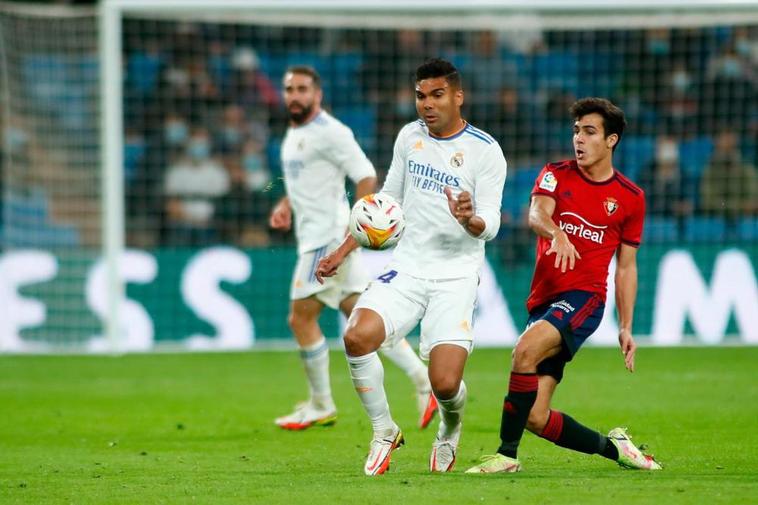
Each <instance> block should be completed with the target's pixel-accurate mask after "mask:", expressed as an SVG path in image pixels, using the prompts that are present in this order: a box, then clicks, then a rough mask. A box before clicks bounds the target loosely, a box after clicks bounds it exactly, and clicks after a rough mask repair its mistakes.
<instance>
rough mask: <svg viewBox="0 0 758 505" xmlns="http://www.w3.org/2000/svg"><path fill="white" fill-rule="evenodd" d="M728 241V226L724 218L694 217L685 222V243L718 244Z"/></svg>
mask: <svg viewBox="0 0 758 505" xmlns="http://www.w3.org/2000/svg"><path fill="white" fill-rule="evenodd" d="M726 240H727V226H726V220H725V219H724V218H721V217H704V216H693V217H689V218H687V220H685V222H684V241H685V242H688V243H709V244H716V243H723V242H725V241H726Z"/></svg>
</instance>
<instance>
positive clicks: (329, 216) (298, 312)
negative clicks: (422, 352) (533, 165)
mask: <svg viewBox="0 0 758 505" xmlns="http://www.w3.org/2000/svg"><path fill="white" fill-rule="evenodd" d="M320 82H321V81H320V76H319V75H318V73H317V72H316V71H315V70H314V69H313V68H311V67H306V66H295V67H290V68H289V69H288V70H287V72H286V73H285V75H284V80H283V84H284V101H285V104H286V105H287V112H288V114H289V117H290V127H289V128H288V129H287V133H286V135H285V137H284V141H283V143H282V149H281V157H282V166H283V169H284V181H285V187H286V190H287V196H286V197H284V198H283V199H282V200H281V201H280V202H279V203H277V205H276V207H275V208H274V209H273V211H272V213H271V218H270V225H271V227H272V228H275V229H280V230H289V229H290V227H291V225H292V221H293V214H294V225H295V237H296V238H297V244H298V260H297V265H296V266H295V270H294V273H293V276H292V284H291V287H290V313H289V317H288V322H289V325H290V328H291V330H292V333H293V334H294V335H295V338H296V340H297V342H298V345H299V347H300V356H301V359H302V361H303V366H304V368H305V372H306V377H307V380H308V386H309V391H310V398H309V399H308V401H306V402H303V403H301V404H298V405H297V406H296V408H295V411H294V412H292V413H291V414H288V415H286V416H282V417H279V418H277V419H276V421H275V422H276V424H277V425H278V426H280V427H281V428H284V429H288V430H301V429H305V428H309V427H311V426H323V425H330V424H333V423H334V422H335V420H336V412H337V409H336V406H335V404H334V400H333V398H332V394H331V386H330V381H329V347H328V345H327V342H326V339H325V338H324V335H323V334H322V332H321V328H320V327H319V324H318V317H319V315H320V313H321V311H322V309H323V307H324V306H325V305H326V306H329V307H332V308H334V309H339V310H341V311H342V313H343V314H344V315H345V316H348V315H349V314H350V312H351V310H352V309H353V306H354V305H355V301H356V300H357V298H358V293H360V292H362V291H363V290H364V289H365V288H366V285H367V284H368V277H367V276H366V274H365V273H364V271H363V269H362V266H361V265H360V257H359V255H358V254H357V252H356V254H352V255H350V257H349V258H348V259H347V260H346V265H345V267H346V268H344V270H343V271H341V272H340V275H338V276H336V277H335V278H334V279H330V280H329V282H326V283H323V284H321V283H319V282H318V281H317V280H316V277H315V273H316V267H317V265H318V262H319V260H320V258H321V257H323V256H324V255H325V254H327V253H328V252H329V251H331V250H333V249H334V248H336V247H337V246H338V245H339V243H340V242H341V241H342V239H343V238H344V236H345V234H346V230H347V224H348V219H349V215H350V206H349V203H348V198H347V194H346V192H345V179H346V178H349V179H350V180H351V181H352V182H353V183H355V187H356V195H357V197H361V196H363V195H365V194H368V193H372V192H374V190H375V188H376V171H375V170H374V167H373V165H372V164H371V162H370V161H369V160H368V158H367V157H366V155H365V154H364V153H363V151H362V150H361V148H360V146H359V145H358V143H357V142H356V140H355V137H354V135H353V132H352V131H351V130H350V129H349V128H348V127H347V126H345V125H344V124H342V123H341V122H340V121H338V120H337V119H335V118H334V117H332V116H331V115H330V114H328V113H327V112H325V111H324V110H322V109H321V97H322V93H321V84H320ZM385 354H386V356H387V357H388V358H390V359H391V360H392V361H393V362H394V363H395V364H397V365H398V366H399V367H400V368H401V369H402V370H403V371H404V372H405V373H406V374H407V375H408V376H409V377H410V378H411V380H412V381H413V382H414V384H415V386H416V395H417V403H418V407H419V411H420V420H419V425H420V427H422V428H425V427H426V426H427V425H428V424H429V422H430V421H431V419H432V417H433V416H434V413H435V411H436V407H437V404H436V400H435V398H434V396H433V395H432V394H431V386H430V384H429V379H428V377H427V373H426V366H425V365H424V364H423V363H422V362H421V360H420V359H419V358H418V356H416V354H415V352H414V351H413V349H412V348H411V347H410V346H409V345H408V343H407V342H406V341H405V340H404V339H398V343H397V345H395V346H390V347H387V348H386V350H385Z"/></svg>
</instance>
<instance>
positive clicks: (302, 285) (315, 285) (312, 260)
mask: <svg viewBox="0 0 758 505" xmlns="http://www.w3.org/2000/svg"><path fill="white" fill-rule="evenodd" d="M339 244H340V243H339V242H337V241H334V242H332V243H330V244H328V245H325V246H323V247H321V248H319V249H316V250H314V251H308V252H304V253H302V254H299V255H298V258H297V264H296V265H295V271H294V272H293V274H292V283H291V284H290V300H301V299H303V298H308V297H309V296H313V295H315V296H316V298H317V299H318V300H319V301H321V302H322V303H323V304H324V305H327V306H328V307H331V308H333V309H338V308H339V304H340V302H341V301H342V300H344V299H345V298H347V297H348V296H350V295H352V294H354V293H361V292H362V291H363V290H365V289H366V286H367V285H368V281H369V279H368V275H367V274H366V272H365V271H364V268H363V265H361V261H360V253H361V251H360V249H356V250H355V251H353V252H351V253H350V254H349V255H348V257H347V258H345V261H344V262H343V263H342V265H340V267H339V269H338V270H337V274H336V275H334V276H333V277H326V278H324V283H323V284H319V282H318V281H317V280H316V267H318V262H319V260H320V259H321V258H323V257H324V256H326V255H327V254H328V253H329V252H331V251H333V250H334V249H336V248H337V246H338V245H339Z"/></svg>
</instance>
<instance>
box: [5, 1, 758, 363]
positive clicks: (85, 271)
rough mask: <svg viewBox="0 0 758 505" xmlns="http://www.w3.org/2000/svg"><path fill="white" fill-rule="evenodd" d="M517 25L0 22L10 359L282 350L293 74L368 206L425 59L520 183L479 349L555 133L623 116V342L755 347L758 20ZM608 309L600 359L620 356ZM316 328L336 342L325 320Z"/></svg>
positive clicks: (474, 13) (120, 11) (523, 248)
mask: <svg viewBox="0 0 758 505" xmlns="http://www.w3.org/2000/svg"><path fill="white" fill-rule="evenodd" d="M520 3H521V2H486V1H475V2H473V3H472V4H471V5H470V6H467V7H466V8H465V9H464V8H462V7H453V6H451V5H448V4H447V3H445V2H435V3H432V2H427V1H424V0H422V1H417V2H415V3H413V4H407V3H404V2H396V1H389V2H368V3H363V4H362V3H360V2H348V1H331V2H321V3H320V4H319V6H318V7H314V6H313V4H314V2H305V1H302V2H287V3H285V4H280V3H279V2H266V1H261V2H257V1H252V2H251V1H247V2H242V1H236V0H223V1H221V2H201V1H197V0H176V1H174V0H166V1H164V2H154V1H148V0H117V1H110V2H105V3H104V4H103V6H102V8H101V10H100V11H99V12H95V11H90V10H87V9H71V8H57V9H56V10H54V11H49V10H47V9H46V10H44V11H41V10H37V9H33V8H23V7H18V6H16V5H11V4H0V30H1V31H0V44H2V45H0V52H1V54H0V64H1V66H2V69H1V71H2V80H0V87H1V88H2V93H1V95H0V99H1V100H2V101H1V103H2V117H1V118H0V119H1V120H2V131H3V156H2V175H3V177H2V183H3V185H2V210H3V212H2V222H1V223H0V229H1V230H2V235H1V237H2V242H1V244H2V256H0V276H1V277H0V302H2V300H4V298H3V297H6V298H7V299H8V300H12V301H13V304H15V305H13V306H14V307H15V306H19V307H25V309H24V311H22V312H20V313H18V314H16V313H12V314H10V315H9V317H8V318H6V321H4V323H0V350H3V349H5V350H24V349H26V348H29V347H28V346H30V345H32V344H34V345H42V346H47V347H46V349H60V348H74V349H92V350H97V349H124V350H130V349H134V350H137V349H150V348H152V347H153V346H154V345H156V344H173V345H179V346H182V347H189V348H194V349H213V348H246V347H249V346H251V345H253V344H255V345H265V344H266V343H267V342H276V341H277V339H282V338H286V337H287V336H288V335H289V330H288V328H287V326H286V313H287V306H288V291H289V283H290V275H291V270H292V267H293V265H294V261H295V254H296V253H295V250H294V238H293V236H292V234H291V233H287V234H283V233H278V232H273V231H271V230H270V229H269V228H268V224H267V223H268V219H267V216H268V214H269V212H270V210H271V207H272V206H273V204H274V202H275V201H276V200H277V199H278V198H280V197H281V196H282V195H283V192H284V189H283V182H282V177H283V176H284V174H283V172H282V167H281V166H280V161H279V149H280V145H281V141H282V137H283V134H284V131H285V129H286V126H287V119H286V116H285V114H284V108H283V105H282V99H281V79H282V75H283V73H284V71H285V70H286V68H287V67H288V66H290V65H295V64H297V65H303V64H305V65H311V66H313V67H314V68H315V69H316V70H317V71H318V72H319V73H320V74H321V77H322V80H323V90H324V104H325V107H326V108H327V109H328V110H329V111H330V112H331V113H332V114H333V115H335V116H336V117H337V118H338V119H340V120H341V121H343V122H344V123H345V124H347V125H348V126H350V127H351V128H352V130H353V132H354V133H355V136H356V138H357V140H358V142H359V143H360V145H361V146H362V148H363V149H364V150H365V152H366V154H367V155H368V157H369V158H370V159H371V160H372V161H373V162H374V164H375V166H376V167H377V170H378V172H379V178H380V181H381V180H382V179H383V177H384V175H385V174H386V169H387V167H388V166H389V161H390V159H391V156H392V146H393V141H394V137H395V135H396V134H397V132H398V131H399V129H400V128H401V127H402V126H403V125H404V124H405V123H407V122H408V121H411V120H413V119H414V118H416V112H415V108H414V107H415V105H414V90H413V82H412V74H413V71H414V69H415V68H416V66H417V65H418V64H419V63H421V62H422V61H423V60H424V59H425V58H427V57H436V56H439V57H443V58H446V59H449V60H450V61H452V62H453V63H454V64H455V65H456V66H457V67H458V68H459V70H460V72H461V74H462V79H463V83H464V87H465V93H466V95H465V105H464V114H465V117H466V119H467V120H468V121H469V122H470V123H472V124H473V125H474V126H477V127H478V128H480V129H482V130H485V131H487V132H488V133H490V134H491V135H492V136H493V137H495V138H496V139H497V140H498V141H499V142H500V144H501V146H502V148H503V151H504V153H505V156H506V158H507V160H508V165H509V168H508V178H507V181H506V188H505V192H504V195H503V206H502V225H501V228H500V232H499V235H498V237H497V238H496V239H494V240H493V241H491V242H490V243H488V244H487V259H488V262H487V269H486V272H485V274H483V279H485V280H486V282H484V281H483V284H486V286H488V291H487V293H486V294H484V295H482V294H480V306H479V309H478V315H479V321H480V322H481V321H483V323H480V327H481V328H483V329H481V330H480V331H482V332H483V333H484V334H485V336H484V337H482V338H483V341H484V342H488V343H493V344H497V343H500V344H510V343H512V342H513V339H514V338H515V336H516V335H517V334H518V333H519V331H520V328H521V327H522V326H523V323H524V320H525V317H524V316H525V314H524V309H523V301H524V300H525V298H526V295H527V293H528V289H529V282H530V276H531V273H532V269H533V262H534V236H533V234H532V233H531V232H530V231H529V229H528V227H527V226H526V220H525V218H526V209H527V208H528V203H529V195H530V190H531V188H532V186H533V184H534V180H535V177H536V175H537V173H538V172H539V170H540V169H541V167H542V166H543V165H544V164H545V163H546V162H548V161H556V160H561V159H567V158H571V157H572V156H573V154H572V144H571V118H569V117H568V112H567V109H568V107H569V105H571V103H572V102H573V101H574V100H576V99H577V98H580V97H585V96H602V97H607V98H609V99H611V100H612V101H614V102H615V103H616V104H618V105H620V106H621V107H622V108H623V109H624V111H625V112H626V115H627V121H628V127H627V130H626V132H625V134H624V136H623V139H622V141H621V143H620V146H619V148H618V150H617V152H616V153H615V156H614V163H615V166H616V167H617V169H618V170H620V171H621V172H622V173H624V174H625V175H626V176H627V177H629V178H630V179H632V180H633V181H635V182H636V183H637V184H638V185H640V186H641V187H642V188H643V189H645V191H646V194H647V207H648V208H647V216H646V226H645V235H644V239H643V243H644V246H643V247H642V249H641V250H640V253H639V270H640V286H639V299H638V304H637V310H636V314H635V315H636V324H635V333H638V334H640V335H642V336H643V337H642V341H643V342H645V341H646V340H645V339H646V338H648V339H649V340H647V341H651V342H655V343H680V342H706V343H719V342H725V341H729V340H730V339H734V340H737V341H753V342H754V341H758V336H757V335H756V334H755V333H756V329H755V328H757V327H758V320H755V319H756V317H758V316H756V315H755V314H758V295H756V292H757V291H756V281H755V274H754V268H755V258H756V257H758V255H757V254H756V253H757V252H758V250H757V246H756V244H758V242H757V240H756V239H758V174H757V173H756V165H758V141H757V140H756V139H757V135H758V104H757V98H758V93H757V92H756V91H757V90H756V83H757V82H758V10H756V9H755V8H754V7H752V8H751V7H750V4H749V2H742V1H731V2H698V1H694V2H693V1H688V2H683V1H682V2H680V1H661V2H647V1H642V2H631V1H629V2H616V3H614V4H613V5H612V6H609V5H606V3H607V2H596V1H584V2H573V3H572V5H571V7H567V6H565V3H563V2H555V1H535V2H531V3H530V6H529V8H526V7H518V5H517V4H520ZM611 7H612V8H611ZM98 23H99V24H98ZM98 26H100V29H101V32H100V33H99V34H98ZM98 52H100V54H101V55H102V59H101V60H98ZM98 61H102V63H103V66H104V67H105V68H99V67H98ZM99 70H104V74H103V75H105V76H106V79H110V80H108V81H106V82H105V85H103V82H102V81H101V80H100V78H99V74H98V72H99ZM101 120H102V122H101ZM101 124H102V125H103V128H101V126H100V125H101ZM101 139H102V143H101ZM101 147H102V149H101ZM101 160H102V163H101ZM101 177H103V179H101ZM122 203H123V205H122ZM103 251H105V253H106V254H105V255H104V256H102V255H101V253H103ZM368 256H369V258H367V261H369V262H370V266H369V268H376V265H379V266H381V261H382V258H373V257H370V255H368ZM40 262H41V263H40ZM22 264H23V265H24V267H23V268H21V267H19V266H18V265H22ZM35 265H44V268H43V267H41V266H35ZM43 271H44V273H43ZM25 276H26V277H25ZM727 285H730V286H732V287H729V288H727V287H724V286H727ZM735 286H736V287H735ZM609 293H610V296H609V304H608V310H607V311H606V312H608V313H609V314H610V315H608V314H607V315H606V318H607V319H608V321H607V322H605V323H604V328H605V331H604V332H601V333H602V335H599V336H598V337H597V341H598V342H599V343H612V342H613V340H614V339H615V334H614V333H615V332H614V330H615V327H614V321H613V316H612V312H613V300H612V299H613V295H612V294H613V291H612V289H611V290H609ZM3 306H11V304H10V302H9V304H6V303H3ZM672 311H673V312H672ZM22 313H23V315H21V314H22ZM667 313H669V314H671V317H664V316H665V314H667ZM751 314H752V315H751ZM8 321H11V322H8ZM322 321H323V324H324V327H325V331H326V333H327V334H328V336H329V337H336V336H337V334H338V331H339V328H338V322H337V319H336V317H334V315H333V314H331V313H330V314H328V315H327V316H325V317H323V318H322ZM106 323H108V324H106ZM606 323H607V324H606ZM754 323H755V324H754ZM3 324H5V325H6V327H3V326H2V325H3ZM748 325H753V326H752V327H749V326H748ZM485 327H486V328H485ZM106 334H108V335H109V336H110V340H107V339H105V338H104V336H105V335H106ZM498 336H500V337H498ZM498 338H499V340H498ZM593 338H594V337H593ZM25 346H26V347H25ZM66 346H68V347H66Z"/></svg>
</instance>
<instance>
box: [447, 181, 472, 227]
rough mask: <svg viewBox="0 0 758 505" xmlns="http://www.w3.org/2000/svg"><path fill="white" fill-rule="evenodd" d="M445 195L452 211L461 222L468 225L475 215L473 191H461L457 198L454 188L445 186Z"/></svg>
mask: <svg viewBox="0 0 758 505" xmlns="http://www.w3.org/2000/svg"><path fill="white" fill-rule="evenodd" d="M445 196H447V205H448V207H449V208H450V213H451V214H452V215H453V217H454V218H455V219H456V220H457V221H458V222H459V223H460V224H462V225H463V226H466V224H468V222H469V221H470V220H471V218H472V217H474V203H473V201H472V200H471V193H469V192H468V191H461V192H460V193H459V194H458V198H455V197H454V196H453V190H452V188H450V186H448V187H446V188H445Z"/></svg>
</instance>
